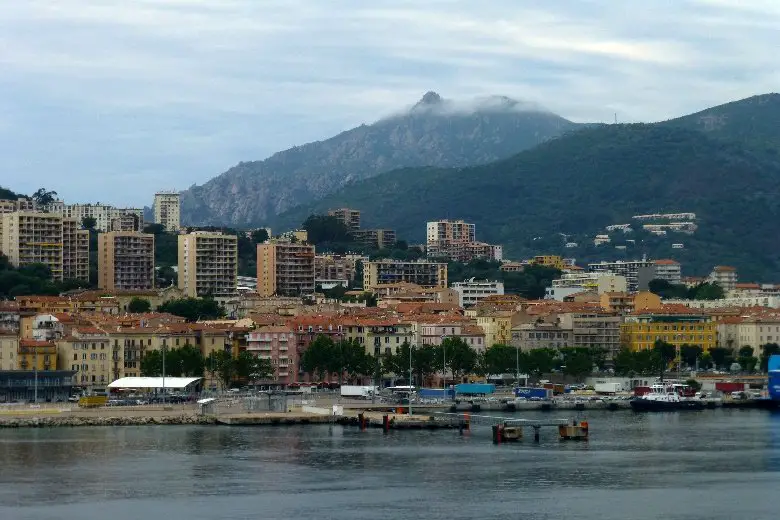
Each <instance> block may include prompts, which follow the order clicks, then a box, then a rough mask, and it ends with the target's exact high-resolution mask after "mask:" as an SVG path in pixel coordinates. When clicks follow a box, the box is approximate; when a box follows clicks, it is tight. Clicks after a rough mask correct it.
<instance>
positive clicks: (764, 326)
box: [718, 316, 780, 356]
mask: <svg viewBox="0 0 780 520" xmlns="http://www.w3.org/2000/svg"><path fill="white" fill-rule="evenodd" d="M767 343H780V317H778V316H767V317H754V316H751V317H746V318H743V319H741V320H740V319H736V320H724V321H723V322H720V323H718V346H719V347H724V348H729V349H732V350H738V349H739V348H741V347H743V346H745V345H749V346H751V347H753V355H754V356H760V355H761V345H765V344H767Z"/></svg>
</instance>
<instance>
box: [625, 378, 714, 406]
mask: <svg viewBox="0 0 780 520" xmlns="http://www.w3.org/2000/svg"><path fill="white" fill-rule="evenodd" d="M690 394H692V392H691V388H690V387H689V386H687V385H683V384H679V383H671V384H665V383H656V384H654V385H652V386H651V387H650V393H647V394H645V395H642V396H637V397H635V398H633V399H631V401H630V403H631V408H632V409H633V410H634V411H637V412H664V411H676V410H702V409H704V408H706V406H707V403H706V402H705V401H704V400H702V399H697V398H695V397H692V396H691V395H690Z"/></svg>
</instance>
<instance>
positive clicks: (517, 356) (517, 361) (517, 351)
mask: <svg viewBox="0 0 780 520" xmlns="http://www.w3.org/2000/svg"><path fill="white" fill-rule="evenodd" d="M515 384H516V385H517V386H520V344H519V343H515Z"/></svg>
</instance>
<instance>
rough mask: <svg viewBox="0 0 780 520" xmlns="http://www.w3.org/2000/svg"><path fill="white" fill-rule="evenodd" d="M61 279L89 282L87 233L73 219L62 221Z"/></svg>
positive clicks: (78, 222) (79, 223)
mask: <svg viewBox="0 0 780 520" xmlns="http://www.w3.org/2000/svg"><path fill="white" fill-rule="evenodd" d="M62 277H63V278H64V279H65V280H85V281H89V231H88V230H86V229H81V221H80V220H77V219H75V218H63V219H62Z"/></svg>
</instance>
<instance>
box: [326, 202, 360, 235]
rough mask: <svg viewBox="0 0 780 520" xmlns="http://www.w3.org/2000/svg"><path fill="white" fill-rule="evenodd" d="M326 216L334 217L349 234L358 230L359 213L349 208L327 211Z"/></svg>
mask: <svg viewBox="0 0 780 520" xmlns="http://www.w3.org/2000/svg"><path fill="white" fill-rule="evenodd" d="M328 216H331V217H336V220H338V221H339V222H341V223H342V224H344V226H346V228H347V231H349V232H350V233H352V232H354V231H358V230H359V229H360V211H358V210H356V209H349V208H338V209H331V210H328Z"/></svg>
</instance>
